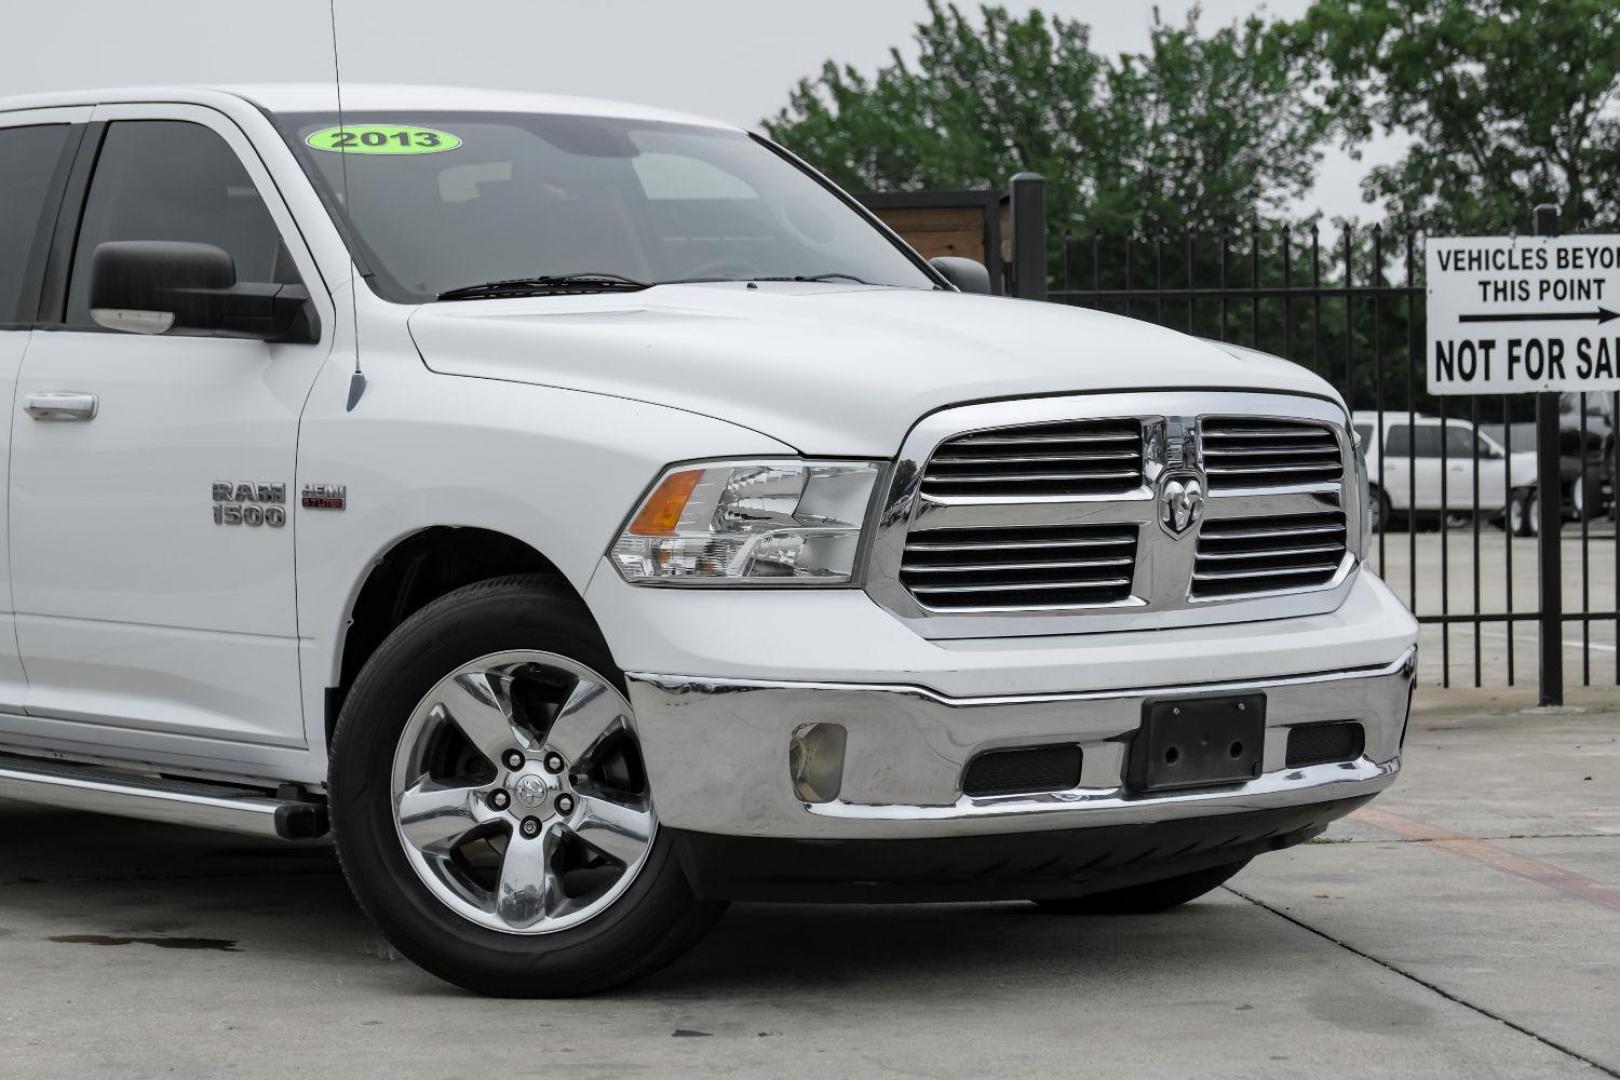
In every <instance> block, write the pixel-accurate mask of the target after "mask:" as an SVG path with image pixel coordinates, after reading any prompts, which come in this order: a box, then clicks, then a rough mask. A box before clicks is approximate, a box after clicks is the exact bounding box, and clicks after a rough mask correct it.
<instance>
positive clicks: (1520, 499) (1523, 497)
mask: <svg viewBox="0 0 1620 1080" xmlns="http://www.w3.org/2000/svg"><path fill="white" fill-rule="evenodd" d="M1536 513H1537V507H1536V495H1535V492H1533V491H1515V492H1514V493H1513V496H1512V498H1511V499H1509V500H1508V512H1507V521H1506V522H1505V524H1504V528H1505V529H1506V531H1507V533H1508V535H1509V536H1534V535H1536V529H1537V528H1538V527H1539V523H1538V522H1537V520H1536Z"/></svg>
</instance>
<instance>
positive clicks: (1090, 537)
mask: <svg viewBox="0 0 1620 1080" xmlns="http://www.w3.org/2000/svg"><path fill="white" fill-rule="evenodd" d="M1341 531H1342V530H1341ZM1138 532H1139V528H1138V526H1135V525H1054V526H1041V527H1033V528H1023V527H1011V528H985V529H979V528H961V529H927V530H922V531H913V532H912V533H911V535H910V536H908V537H907V538H906V550H905V556H904V558H903V559H902V561H901V564H900V582H901V584H903V585H904V586H905V587H906V588H907V589H908V590H909V591H910V592H911V595H912V596H913V597H915V598H916V600H917V602H918V603H919V604H921V605H922V606H923V607H925V608H930V609H932V610H935V611H973V610H993V609H996V608H1018V609H1030V608H1041V607H1064V608H1068V607H1090V606H1095V605H1099V604H1115V603H1119V602H1120V601H1123V600H1127V599H1129V598H1130V596H1131V584H1132V582H1133V580H1134V578H1135V576H1136V543H1137V534H1138Z"/></svg>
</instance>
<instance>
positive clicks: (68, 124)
mask: <svg viewBox="0 0 1620 1080" xmlns="http://www.w3.org/2000/svg"><path fill="white" fill-rule="evenodd" d="M89 119H90V109H89V108H82V109H31V110H27V111H24V112H16V113H0V405H3V406H4V407H3V408H0V477H3V476H4V475H5V473H6V471H7V470H8V469H9V468H10V454H11V430H12V426H13V424H14V423H15V418H16V411H15V410H14V409H13V408H12V404H13V401H14V396H13V395H14V393H15V391H16V386H17V373H18V371H19V370H20V369H21V367H22V362H23V355H24V354H25V353H26V352H27V350H28V343H29V340H30V338H31V337H32V334H33V327H34V320H35V317H36V316H37V314H38V311H39V287H40V279H41V277H42V275H43V273H44V262H45V255H46V252H47V251H48V250H49V248H50V242H51V235H52V231H53V227H54V225H55V221H56V207H57V203H58V202H59V200H60V198H61V189H62V186H63V184H64V183H65V180H66V176H67V172H68V169H69V168H70V167H71V164H72V158H73V154H72V151H73V148H74V147H75V146H76V145H77V140H78V138H79V136H80V135H82V134H83V130H84V129H83V127H82V126H75V125H82V124H83V122H84V121H87V120H89ZM7 511H8V506H7V492H6V489H5V486H4V485H3V484H0V522H4V521H5V519H6V516H7ZM15 610H16V609H15V607H14V606H13V604H12V596H11V568H10V565H9V559H8V552H7V550H6V546H5V545H4V544H3V543H0V713H7V712H21V711H22V708H23V697H24V686H25V682H24V679H23V670H22V665H21V663H20V661H19V658H18V654H17V635H16V632H15V626H14V622H15Z"/></svg>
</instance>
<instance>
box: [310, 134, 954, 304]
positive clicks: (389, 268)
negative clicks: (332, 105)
mask: <svg viewBox="0 0 1620 1080" xmlns="http://www.w3.org/2000/svg"><path fill="white" fill-rule="evenodd" d="M278 122H279V123H280V125H281V127H282V130H283V134H284V135H285V137H286V138H287V140H288V142H289V143H290V144H291V145H292V147H293V150H294V152H295V153H296V154H298V155H299V157H300V159H301V160H302V162H303V164H304V167H305V171H306V172H307V173H308V174H309V176H310V177H311V179H312V180H313V181H314V182H315V184H316V186H317V187H319V188H320V189H321V196H322V197H323V198H324V199H325V200H326V201H327V204H328V206H329V207H330V208H333V209H334V210H336V209H337V208H339V207H341V206H342V205H343V192H344V190H345V177H344V175H343V174H344V171H345V170H344V166H345V164H346V165H347V173H348V176H347V192H348V200H349V202H348V207H347V211H348V214H347V216H348V217H350V218H351V219H352V236H351V238H350V239H351V243H352V244H353V246H354V251H355V254H356V256H357V257H358V259H359V261H360V262H361V263H362V264H363V265H364V266H365V267H366V269H367V272H368V276H369V277H370V278H371V281H372V287H373V288H374V289H376V291H377V292H378V293H379V294H381V295H382V296H383V297H385V298H387V299H389V300H394V301H398V302H401V303H412V302H420V301H424V300H432V299H434V298H436V297H438V296H439V295H440V294H441V293H445V292H449V291H451V290H456V289H463V288H465V287H467V286H475V285H480V284H484V283H487V282H493V281H500V280H509V279H515V278H536V277H544V276H553V275H578V274H607V275H617V276H620V277H623V278H629V279H632V280H633V281H635V282H646V283H651V284H667V283H671V282H678V281H745V280H763V279H788V280H793V279H801V278H802V279H814V280H825V281H832V282H837V283H843V284H848V283H849V282H851V281H858V282H865V283H868V284H873V285H894V286H904V287H909V288H919V289H928V288H934V287H935V282H934V281H933V279H931V278H930V277H929V276H928V275H927V274H926V273H925V272H924V271H923V270H922V269H921V268H920V267H919V266H918V264H917V262H916V261H915V260H914V259H913V258H912V257H911V256H910V255H908V254H907V253H905V252H904V251H902V250H901V249H900V248H899V247H898V246H896V245H895V244H894V243H893V242H892V241H891V240H889V238H888V237H886V236H885V235H884V234H883V233H881V232H879V231H878V230H877V229H875V228H873V227H872V226H871V224H869V223H868V222H867V221H866V220H865V219H864V218H863V217H862V216H861V215H860V214H859V213H857V212H856V211H855V210H854V209H853V208H851V207H850V206H849V205H847V204H846V203H845V202H844V201H843V200H842V199H841V198H840V197H839V196H837V195H835V194H834V193H833V192H831V191H829V190H828V189H827V188H826V187H824V186H823V185H822V184H821V183H820V182H818V181H817V180H816V179H815V178H814V177H812V176H810V175H808V174H807V173H805V172H804V171H803V170H801V169H799V168H798V167H797V166H795V165H794V164H793V163H792V162H790V161H788V160H786V159H784V158H783V157H781V156H779V155H778V154H776V153H774V152H773V151H772V150H770V149H769V148H768V147H766V146H764V145H761V144H760V143H758V142H756V141H754V140H753V139H751V138H749V137H748V136H747V135H745V134H743V133H741V132H738V131H727V130H724V129H713V128H705V127H699V126H695V125H685V124H671V123H659V122H652V121H645V120H624V119H613V118H607V117H595V116H564V115H540V114H524V113H419V112H407V113H392V112H391V113H387V114H380V113H379V114H369V113H348V114H347V115H346V116H345V125H344V126H343V127H341V128H340V127H339V125H338V119H337V114H336V113H320V114H313V113H312V114H300V115H283V116H281V117H279V118H278ZM334 216H335V217H337V218H338V220H340V221H341V220H342V217H343V216H344V215H342V214H335V215H334Z"/></svg>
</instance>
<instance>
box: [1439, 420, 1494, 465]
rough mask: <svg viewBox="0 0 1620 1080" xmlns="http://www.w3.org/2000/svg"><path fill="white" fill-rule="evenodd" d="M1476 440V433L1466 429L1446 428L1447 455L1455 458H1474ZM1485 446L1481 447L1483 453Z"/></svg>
mask: <svg viewBox="0 0 1620 1080" xmlns="http://www.w3.org/2000/svg"><path fill="white" fill-rule="evenodd" d="M1475 443H1476V440H1475V438H1474V433H1473V432H1472V431H1469V430H1468V429H1467V428H1465V427H1454V426H1450V425H1448V426H1447V427H1446V454H1447V456H1449V457H1454V458H1472V457H1473V456H1474V446H1475ZM1484 449H1485V447H1484V446H1481V447H1480V450H1481V451H1482V452H1483V451H1484Z"/></svg>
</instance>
